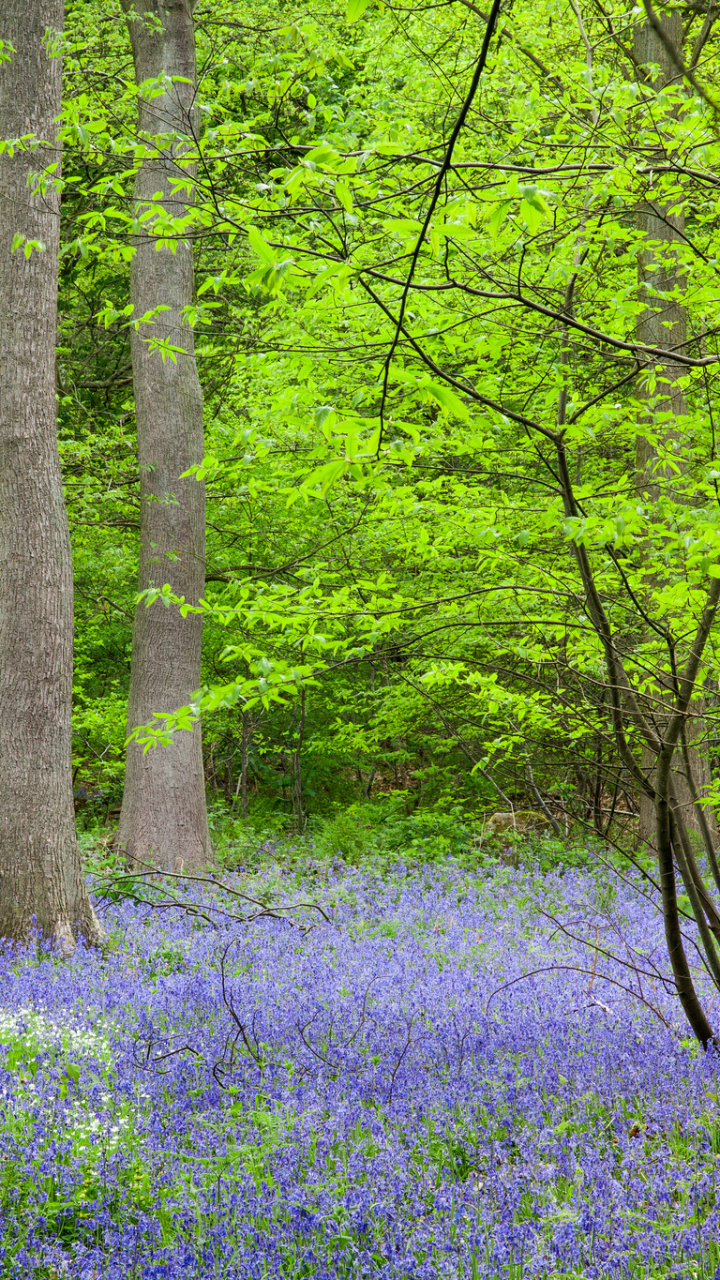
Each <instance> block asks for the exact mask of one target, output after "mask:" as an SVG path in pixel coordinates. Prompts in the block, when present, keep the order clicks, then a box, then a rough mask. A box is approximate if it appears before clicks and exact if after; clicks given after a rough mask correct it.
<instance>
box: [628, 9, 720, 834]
mask: <svg viewBox="0 0 720 1280" xmlns="http://www.w3.org/2000/svg"><path fill="white" fill-rule="evenodd" d="M658 21H659V22H660V24H661V26H662V30H663V31H664V33H665V36H666V38H667V39H669V40H670V41H672V43H673V45H674V46H675V48H676V49H677V50H678V53H680V52H681V50H682V43H683V23H682V15H681V14H680V12H679V11H677V10H675V11H674V12H671V13H658ZM634 52H635V57H636V59H637V62H638V63H639V64H641V65H642V66H648V65H649V64H652V65H653V66H654V67H656V68H657V72H656V74H655V76H654V78H653V80H652V89H653V90H654V91H655V92H656V93H660V92H661V91H662V90H663V89H665V88H667V87H668V85H670V84H671V83H674V82H675V83H679V80H678V72H677V68H676V66H675V63H674V62H673V59H672V58H671V56H670V54H669V52H668V50H667V48H666V46H665V44H664V43H663V41H662V39H661V38H660V35H659V34H658V32H657V31H655V30H654V29H653V27H652V26H651V25H650V24H649V23H648V22H647V21H646V22H644V23H642V24H640V25H638V26H637V27H636V28H635V33H634ZM657 159H658V161H659V162H661V161H665V160H666V155H665V151H664V146H663V140H662V138H660V137H659V138H658V150H657ZM684 222H685V220H684V217H683V214H682V213H674V212H671V209H670V208H669V207H664V206H663V205H662V204H660V203H658V202H653V201H648V202H647V203H645V204H643V205H642V206H641V207H640V209H639V210H638V215H637V225H638V229H639V230H640V231H642V232H643V234H644V236H645V240H646V245H645V248H644V249H643V250H642V252H641V253H640V254H639V255H638V295H639V298H640V300H641V301H644V302H645V303H646V304H647V306H646V310H645V311H644V312H643V313H642V314H641V316H640V317H639V319H638V324H637V336H638V340H639V341H640V342H642V343H645V344H646V345H647V346H653V347H661V348H662V347H664V348H667V352H668V354H667V359H666V360H664V362H663V367H662V369H661V371H660V372H659V373H657V375H656V376H657V382H656V385H655V387H654V389H653V387H652V385H648V383H647V381H646V382H645V385H644V387H643V388H642V389H643V390H644V393H645V395H646V397H647V399H648V400H652V401H653V405H652V408H651V407H650V406H649V407H648V413H647V416H646V419H645V421H646V422H647V424H648V425H649V426H650V427H651V428H652V429H653V430H655V431H657V432H659V433H660V434H661V435H662V436H663V438H664V440H665V442H666V444H667V443H669V442H671V441H672V440H673V438H675V437H676V436H677V435H678V433H682V432H683V430H684V427H683V425H682V421H681V422H680V424H679V425H678V419H681V420H682V419H683V418H684V417H685V415H686V414H687V411H688V410H687V402H686V399H685V393H684V391H683V388H682V387H681V386H680V385H679V380H680V378H681V377H682V375H683V373H684V372H685V371H684V369H683V367H682V366H681V365H679V364H678V363H677V361H673V356H672V353H673V349H674V348H680V349H682V348H683V344H684V343H685V341H686V339H687V314H686V309H685V304H684V302H683V300H682V297H681V296H678V295H681V294H682V292H683V291H684V277H683V273H682V271H680V270H679V269H678V260H677V254H676V251H675V249H674V248H673V246H676V245H678V246H679V245H680V244H681V243H682V237H683V232H684ZM658 363H659V362H658V361H651V366H652V367H653V368H655V367H656V366H657V365H658ZM665 415H667V416H665ZM636 467H637V472H638V479H639V484H640V486H641V488H642V490H643V492H644V495H645V498H646V500H649V501H651V502H656V501H657V499H658V497H659V494H660V489H661V486H662V485H663V484H665V485H666V486H668V487H669V488H670V489H672V484H673V476H674V472H667V473H665V472H660V471H658V468H657V454H656V451H655V448H654V446H653V445H652V444H651V443H650V442H649V441H648V440H647V438H646V437H645V436H644V435H639V436H638V437H637V441H636ZM664 698H667V699H668V701H671V698H670V693H669V690H664V689H662V688H661V687H658V688H657V689H656V691H655V700H654V701H655V705H654V706H653V707H652V708H651V714H652V715H653V716H654V717H655V719H656V720H657V722H658V725H659V726H661V725H662V723H663V722H664V721H665V720H666V719H667V716H666V715H665V714H664V713H663V709H662V701H663V699H664ZM693 710H694V716H693V720H692V722H691V724H690V726H689V734H688V736H689V740H690V741H689V749H688V756H687V760H686V761H681V760H680V759H679V758H678V759H677V760H676V762H675V763H674V764H673V766H672V777H673V785H674V788H675V791H676V794H677V797H678V801H679V804H680V805H681V808H682V812H683V816H684V819H685V823H686V826H687V827H688V828H689V829H690V830H691V831H693V832H695V834H696V835H697V836H698V839H699V838H700V836H701V828H700V821H701V816H700V815H699V814H698V812H697V808H696V806H695V804H694V802H693V790H694V787H693V782H694V784H695V787H696V788H697V791H696V792H695V794H697V792H699V793H700V794H701V795H702V793H703V792H704V790H705V787H706V786H707V784H708V783H709V782H710V769H709V765H708V762H707V760H706V759H705V757H704V756H703V754H702V753H701V751H699V750H698V749H697V748H696V747H695V746H694V745H693V739H695V740H696V741H698V742H699V741H701V740H702V738H703V737H704V735H705V731H706V727H705V721H704V719H703V716H702V708H701V704H699V703H697V702H696V703H695V705H694V708H693ZM669 714H670V713H669V711H668V715H669ZM678 754H679V753H678ZM688 764H689V765H690V767H691V768H692V773H693V779H691V780H690V783H689V782H688V779H687V778H686V776H685V770H686V765H688ZM642 767H643V770H644V772H645V773H646V774H647V776H648V777H649V778H650V781H651V782H652V783H653V784H654V779H655V776H656V766H655V759H654V756H653V754H652V752H651V751H649V749H648V748H647V747H645V748H643V757H642ZM639 811H640V820H639V835H640V839H641V841H642V842H644V843H646V844H651V845H655V842H656V841H655V831H656V814H655V805H654V803H653V801H652V800H651V799H650V798H649V796H647V795H646V794H645V793H644V792H641V794H640V797H639ZM706 816H707V821H708V822H709V823H710V826H711V828H712V831H713V838H714V839H715V841H716V842H717V826H716V823H715V819H714V817H713V816H712V813H711V811H710V810H709V809H708V810H707V814H706Z"/></svg>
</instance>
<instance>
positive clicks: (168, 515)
mask: <svg viewBox="0 0 720 1280" xmlns="http://www.w3.org/2000/svg"><path fill="white" fill-rule="evenodd" d="M122 4H123V8H124V9H125V12H126V13H127V15H128V28H129V31H130V39H131V43H132V50H133V58H134V62H135V78H136V81H137V84H138V85H142V84H143V83H145V82H146V81H148V80H155V81H157V79H158V77H160V76H163V75H164V76H166V77H167V78H168V80H167V83H166V85H165V88H164V91H163V92H161V93H160V94H159V95H158V94H157V91H156V89H155V90H154V91H153V94H152V95H151V94H145V95H143V94H142V93H141V95H140V98H139V130H140V133H141V135H142V136H144V137H146V138H148V139H152V140H155V141H154V146H155V147H156V149H157V150H156V155H154V156H153V157H151V158H150V159H148V160H146V161H145V162H144V163H143V165H142V168H141V169H140V171H139V173H138V175H137V179H136V183H135V201H136V211H137V216H138V217H139V218H141V217H143V216H144V215H147V211H148V209H149V208H150V207H151V206H152V207H154V208H156V209H158V211H160V210H162V211H164V213H165V214H170V215H171V216H172V217H175V218H181V217H183V215H184V214H185V212H186V208H187V202H188V200H189V199H190V197H189V196H188V194H187V191H186V190H184V189H183V188H182V186H180V187H178V181H181V180H182V179H183V178H184V179H186V180H189V179H191V178H192V177H193V175H194V169H193V167H192V166H190V165H185V164H184V163H183V159H182V157H183V143H182V141H180V140H179V138H180V139H181V138H188V137H190V136H192V135H194V134H195V133H196V130H197V109H196V102H195V94H196V88H195V82H196V68H195V32H194V27H193V17H192V10H193V8H194V0H122ZM171 77H172V78H173V82H172V83H170V78H171ZM176 77H180V78H182V79H181V80H176V79H175V78H176ZM160 135H168V136H167V137H166V139H165V140H163V139H162V137H160ZM157 193H162V194H161V196H160V197H158V198H157V199H153V197H155V196H156V195H157ZM152 222H153V218H152V217H151V218H150V219H149V221H146V222H145V226H146V227H147V234H145V235H142V234H140V235H138V236H137V238H136V241H135V256H134V259H133V263H132V270H131V285H130V287H131V297H132V302H133V304H134V308H135V309H134V317H135V318H136V319H140V318H141V317H142V316H144V315H146V314H147V313H148V312H152V311H154V310H155V308H157V307H165V308H167V310H165V311H161V312H159V313H158V314H157V317H156V319H155V320H154V322H152V323H146V324H141V325H140V328H139V332H135V331H134V330H133V331H131V346H132V362H133V378H134V384H135V408H136V417H137V432H138V455H139V461H140V500H141V514H140V590H141V591H144V590H146V589H147V588H148V587H153V586H155V587H159V586H162V585H163V584H164V583H168V584H169V585H170V586H171V588H172V590H173V592H174V593H175V594H177V595H181V596H184V597H185V599H186V600H187V601H188V603H190V604H192V605H195V604H197V602H198V600H199V599H200V598H201V597H202V594H203V588H204V582H205V489H204V485H203V484H201V483H199V482H198V481H197V480H195V479H185V480H182V479H181V478H180V477H181V476H182V475H183V473H184V472H186V471H187V470H188V468H189V467H191V466H193V465H194V464H196V463H199V462H200V461H201V460H202V457H203V402H202V391H201V389H200V381H199V378H198V373H197V365H196V361H195V349H194V341H193V331H192V328H191V327H190V326H189V324H188V323H187V321H186V318H185V316H184V315H183V308H184V307H187V306H189V305H190V304H192V301H193V256H192V245H191V243H189V242H188V241H187V240H183V239H181V238H178V239H177V240H175V241H174V245H173V248H174V251H173V249H171V248H169V247H164V248H160V249H158V247H157V245H158V239H157V237H155V236H153V234H152ZM158 341H164V342H167V343H169V344H171V346H172V347H174V348H176V351H175V352H174V353H173V354H170V353H168V352H167V351H165V352H162V351H161V350H159V349H155V350H153V349H152V343H156V342H158ZM201 645H202V619H201V618H200V617H199V616H198V615H193V614H189V615H188V616H187V617H186V618H183V617H181V615H180V611H179V609H178V608H177V607H175V606H173V607H170V608H165V606H164V605H163V604H162V602H160V601H156V602H155V603H154V604H153V605H151V606H150V608H147V607H146V605H145V603H144V602H142V601H141V603H140V604H139V605H138V608H137V610H136V613H135V624H134V628H133V649H132V668H131V674H130V701H129V708H128V731H129V732H132V730H133V729H134V728H135V727H136V726H137V725H142V724H145V723H147V722H148V721H149V720H150V719H151V718H152V716H153V713H154V712H156V711H167V712H169V711H175V710H177V708H178V707H181V706H184V705H186V704H187V703H188V702H190V700H191V697H192V694H193V692H194V691H195V690H196V689H197V688H198V687H199V685H200V656H201ZM117 844H118V845H119V846H120V847H121V848H122V849H124V850H125V853H126V856H127V858H128V860H129V861H130V862H138V861H143V862H145V861H147V862H152V863H153V864H154V865H156V866H160V867H163V868H165V869H169V868H182V867H185V868H187V869H191V868H199V867H202V866H203V865H206V864H207V862H208V860H209V859H210V857H211V856H212V851H211V846H210V833H209V831H208V822H207V811H206V802H205V778H204V772H203V760H202V741H201V730H200V726H199V724H198V725H196V727H195V729H194V731H193V732H192V733H189V732H186V731H182V732H178V733H177V734H176V735H175V741H174V742H173V744H172V745H171V746H169V747H157V748H155V749H152V750H150V751H148V753H147V754H146V755H143V753H142V750H141V748H139V747H138V746H137V745H136V744H134V743H133V744H131V745H130V746H129V747H128V752H127V765H126V775H125V792H124V795H123V804H122V811H121V814H120V824H119V827H118V833H117Z"/></svg>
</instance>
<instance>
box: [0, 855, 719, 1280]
mask: <svg viewBox="0 0 720 1280" xmlns="http://www.w3.org/2000/svg"><path fill="white" fill-rule="evenodd" d="M279 852H281V851H277V850H276V859H275V860H270V859H267V860H266V862H265V864H264V866H263V867H257V868H256V869H255V871H254V873H253V874H249V873H247V872H246V873H245V874H244V875H242V876H241V875H238V876H236V877H235V878H233V879H232V881H230V882H229V883H230V887H231V888H232V889H233V890H234V891H235V892H236V893H238V892H239V893H244V894H245V895H247V896H246V898H245V900H244V901H243V900H242V899H239V898H238V897H237V896H230V895H227V894H226V895H221V894H220V895H219V894H218V893H217V892H210V891H209V890H203V886H202V885H200V884H197V883H195V884H192V885H191V886H189V887H188V888H187V889H182V888H180V889H178V888H176V889H175V891H174V892H173V891H172V890H171V889H169V887H168V885H167V883H166V885H165V886H163V887H161V886H159V885H157V884H156V885H155V889H154V890H153V887H152V885H150V886H149V887H148V885H147V883H145V887H144V888H143V883H142V882H138V881H137V879H136V880H135V881H134V882H132V883H131V882H130V881H129V880H126V881H125V882H124V883H121V882H119V881H118V880H117V878H116V879H114V880H113V881H112V882H111V885H112V887H111V888H110V890H109V895H110V897H111V898H112V900H108V896H107V895H106V896H105V899H104V901H103V900H102V892H101V882H100V881H98V883H97V886H96V887H97V889H98V894H99V898H100V903H99V905H98V911H99V913H100V915H101V918H102V920H103V923H104V925H105V927H106V929H107V932H108V937H109V946H108V948H107V950H106V951H105V952H102V951H98V950H97V949H95V950H93V949H87V950H86V949H84V948H78V949H77V950H76V952H75V954H74V955H73V957H72V958H70V959H69V960H67V961H60V960H58V958H57V956H56V955H54V954H52V953H50V952H48V950H47V948H46V947H44V946H42V945H40V946H32V947H30V948H28V949H27V950H21V951H17V952H16V953H15V954H13V955H8V954H6V955H5V956H4V957H3V960H2V969H1V971H0V972H1V974H2V979H1V980H2V992H3V1016H2V1021H1V1022H0V1043H1V1044H2V1050H1V1062H0V1081H1V1083H2V1091H3V1092H2V1097H3V1104H2V1121H1V1123H2V1150H3V1163H2V1182H1V1183H0V1187H1V1190H0V1195H1V1196H2V1235H1V1239H2V1244H1V1247H2V1250H3V1252H2V1266H3V1274H4V1275H6V1276H8V1277H13V1278H15V1277H17V1278H18V1280H20V1277H22V1278H23V1280H25V1278H26V1277H28V1276H31V1275H33V1276H38V1277H40V1276H43V1277H46V1278H47V1277H59V1276H64V1275H72V1276H78V1277H84V1278H86V1280H89V1277H107V1278H108V1280H111V1278H114V1277H118V1280H119V1278H120V1277H123V1280H124V1278H125V1277H167V1278H168V1280H169V1278H170V1277H180V1276H198V1277H203V1280H205V1278H209V1277H223V1280H225V1278H226V1277H235V1276H237V1277H240V1276H242V1277H245V1276H287V1277H328V1278H330V1277H331V1278H332V1280H336V1277H340V1276H348V1277H349V1276H378V1277H398V1278H400V1277H402V1278H403V1280H404V1278H405V1277H409V1276H412V1277H413V1278H414V1277H418V1280H420V1278H422V1277H428V1278H429V1277H438V1276H448V1277H482V1278H485V1277H487V1280H491V1278H492V1280H495V1278H496V1277H501V1276H502V1277H505V1276H507V1277H510V1276H512V1277H520V1276H534V1275H542V1276H547V1277H551V1276H552V1277H570V1276H572V1277H586V1276H587V1277H612V1278H613V1280H614V1278H615V1277H623V1280H624V1278H625V1277H630V1276H637V1277H643V1280H645V1278H646V1277H652V1278H653V1280H655V1278H658V1280H659V1278H660V1277H663V1278H665V1277H669V1276H683V1277H685V1276H692V1277H703V1278H708V1280H709V1278H711V1277H713V1276H714V1275H715V1272H716V1267H717V1263H718V1256H719V1255H718V1231H719V1227H720V1222H719V1221H718V1213H719V1212H720V1210H719V1208H718V1181H717V1180H718V1160H719V1159H720V1128H719V1125H718V1109H717V1089H718V1073H717V1065H716V1059H715V1054H714V1052H713V1051H711V1052H710V1054H709V1055H708V1054H702V1053H701V1052H699V1051H698V1048H697V1045H696V1044H695V1042H694V1041H693V1040H692V1038H687V1036H686V1034H685V1030H684V1028H683V1019H682V1014H681V1011H680V1008H679V1006H678V1003H677V998H676V996H675V993H674V989H673V982H672V976H671V974H670V972H669V970H668V966H667V960H666V954H665V944H664V938H663V932H662V926H661V915H660V912H659V911H658V909H657V908H658V904H657V902H653V901H651V899H650V897H649V895H648V894H647V893H646V891H645V889H644V888H643V887H642V886H641V885H640V884H636V885H635V886H630V885H626V886H625V891H624V893H623V894H622V895H621V894H619V893H613V892H611V891H609V889H608V885H607V881H606V879H605V878H604V877H603V876H598V875H597V874H589V873H587V872H577V871H571V870H568V871H566V872H565V874H564V875H557V874H552V873H551V874H547V873H545V874H542V873H540V872H539V871H538V870H537V868H533V864H532V862H528V863H527V864H525V865H524V866H523V868H522V870H520V871H516V870H513V869H505V870H504V871H502V872H501V873H498V872H495V873H494V874H491V875H484V876H483V875H478V873H477V869H476V868H474V869H473V871H472V872H468V871H465V870H463V869H462V868H461V867H459V866H458V865H457V863H453V862H452V861H446V862H445V864H444V865H443V866H442V868H438V867H437V866H431V867H425V868H423V867H417V866H416V867H415V868H413V867H412V866H410V865H404V864H403V863H395V864H394V866H393V867H392V869H391V870H388V869H386V871H385V873H384V874H383V875H382V876H378V874H377V872H376V871H373V870H372V869H371V868H369V867H368V866H364V867H360V868H355V869H354V868H352V867H350V866H348V865H347V864H345V863H343V862H342V861H339V860H335V862H334V863H329V862H327V863H325V866H324V869H323V870H322V871H320V870H319V869H318V867H317V865H316V867H315V874H314V877H313V876H312V868H311V866H309V865H308V863H307V860H305V859H300V858H297V856H296V857H295V859H294V860H293V857H292V854H291V853H290V851H289V850H286V851H285V855H284V861H283V863H282V864H281V865H280V866H279V865H278V861H277V854H278V853H279ZM311 882H312V884H313V895H312V896H313V898H314V900H315V902H316V903H317V904H318V905H320V906H321V907H322V912H320V911H318V910H317V909H312V908H308V907H307V906H303V904H307V903H308V887H309V884H310V883H311ZM143 897H144V898H146V899H150V900H151V901H152V900H153V899H154V905H145V906H143V905H141V903H140V901H139V900H140V899H142V898H143ZM173 898H174V899H175V902H176V903H177V902H178V901H179V902H180V903H181V904H182V903H183V902H184V903H185V905H192V906H193V907H194V909H195V913H194V914H188V912H187V911H185V910H182V909H180V908H178V907H177V906H176V907H174V908H169V907H168V906H167V904H168V903H170V902H171V901H172V899H173ZM163 902H164V903H165V904H166V906H165V909H160V907H161V904H162V903H163ZM269 903H271V904H272V906H269V905H268V904H269ZM263 904H265V905H263ZM226 911H227V912H228V913H230V917H229V916H228V915H226V914H225V912H226ZM232 916H234V917H235V918H234V919H233V918H232ZM240 916H245V917H246V923H244V924H243V923H240V922H239V920H238V917H240ZM253 917H254V922H253V923H250V922H249V921H250V920H251V919H252V918H253ZM570 922H572V927H569V924H570ZM559 925H563V927H562V928H559V927H558V926H559ZM585 935H590V936H592V938H593V940H594V947H595V949H594V952H591V953H590V954H588V951H587V947H586V945H585ZM628 958H629V959H630V960H631V963H632V966H633V967H632V969H629V968H628V963H627V961H628ZM699 985H700V989H701V991H702V993H703V996H704V997H706V998H707V1001H708V1005H709V1008H710V1009H711V1010H712V1012H713V1013H716V1011H717V995H716V994H715V995H714V996H713V995H712V994H711V983H710V982H709V981H708V980H707V979H704V980H703V979H702V978H699Z"/></svg>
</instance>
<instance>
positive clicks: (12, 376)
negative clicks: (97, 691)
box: [0, 0, 100, 947]
mask: <svg viewBox="0 0 720 1280" xmlns="http://www.w3.org/2000/svg"><path fill="white" fill-rule="evenodd" d="M62 25H63V4H62V0H35V3H33V4H28V2H27V0H2V5H1V6H0V39H1V40H2V41H3V42H5V43H6V44H10V45H12V46H13V48H14V49H15V51H16V52H15V53H13V54H12V57H11V59H10V61H2V62H0V137H1V138H18V137H21V136H23V135H28V134H31V135H32V134H34V135H35V136H36V137H38V138H40V139H43V140H44V141H45V142H46V143H47V145H46V146H43V147H42V148H40V149H38V150H35V151H30V150H22V149H16V150H15V154H14V155H13V156H12V157H11V156H9V155H8V154H7V153H5V154H3V155H0V798H1V803H0V935H1V936H2V937H5V938H22V937H24V936H25V935H26V934H27V932H28V930H29V928H30V927H31V924H32V921H33V919H34V920H35V921H36V923H37V925H38V926H39V927H40V928H41V929H42V931H43V932H44V933H45V934H46V935H47V936H48V937H51V938H54V939H55V940H56V941H57V942H59V943H60V944H61V945H62V946H63V947H72V945H73V943H74V940H75V936H76V935H77V934H78V933H80V934H83V935H84V936H85V937H86V939H87V940H88V941H91V942H93V941H97V939H98V937H99V935H100V928H99V925H98V922H97V919H96V917H95V913H94V911H93V909H92V906H91V904H90V900H89V897H88V893H87V889H86V886H85V880H84V876H83V873H82V866H81V862H80V855H79V850H78V844H77V838H76V834H75V814H74V809H73V792H72V762H71V742H72V736H71V735H72V725H71V710H72V662H73V652H72V646H73V581H72V562H71V553H70V535H69V530H68V521H67V513H66V510H65V502H64V498H63V490H62V480H61V476H60V460H59V456H58V447H57V430H56V428H57V423H56V402H55V333H56V326H57V284H58V249H59V243H60V226H59V223H60V197H59V194H58V191H57V189H56V188H55V186H54V185H53V184H52V182H51V183H50V185H49V186H48V187H47V188H46V190H45V191H44V192H43V194H42V195H33V194H32V192H31V188H30V187H29V186H28V177H29V174H30V172H31V171H38V170H42V169H43V168H45V167H46V166H48V165H50V164H53V163H56V164H58V166H59V162H60V151H59V148H58V143H57V126H56V124H55V123H54V121H55V119H56V117H57V116H58V115H59V113H60V93H61V77H62V68H61V63H60V60H59V59H58V58H55V57H51V56H49V54H48V47H47V44H46V43H45V42H44V36H45V32H46V31H47V30H48V29H49V30H51V31H61V30H62ZM56 176H58V177H59V168H58V170H56ZM16 235H21V236H23V237H25V239H26V240H27V241H30V240H35V241H38V242H41V243H42V245H44V251H43V250H42V249H41V248H37V249H33V250H32V252H31V253H30V255H29V256H28V257H26V255H25V252H24V251H23V248H22V247H20V248H18V249H17V250H16V251H15V252H14V253H13V252H12V244H13V240H14V238H15V236H16Z"/></svg>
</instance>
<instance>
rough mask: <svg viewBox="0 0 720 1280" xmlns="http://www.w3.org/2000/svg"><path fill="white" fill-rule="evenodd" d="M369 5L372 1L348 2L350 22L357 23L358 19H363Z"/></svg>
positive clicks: (348, 18)
mask: <svg viewBox="0 0 720 1280" xmlns="http://www.w3.org/2000/svg"><path fill="white" fill-rule="evenodd" d="M369 4H370V0H348V6H347V20H348V22H357V20H358V18H362V16H363V14H364V12H365V10H366V9H367V7H368V5H369Z"/></svg>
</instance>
